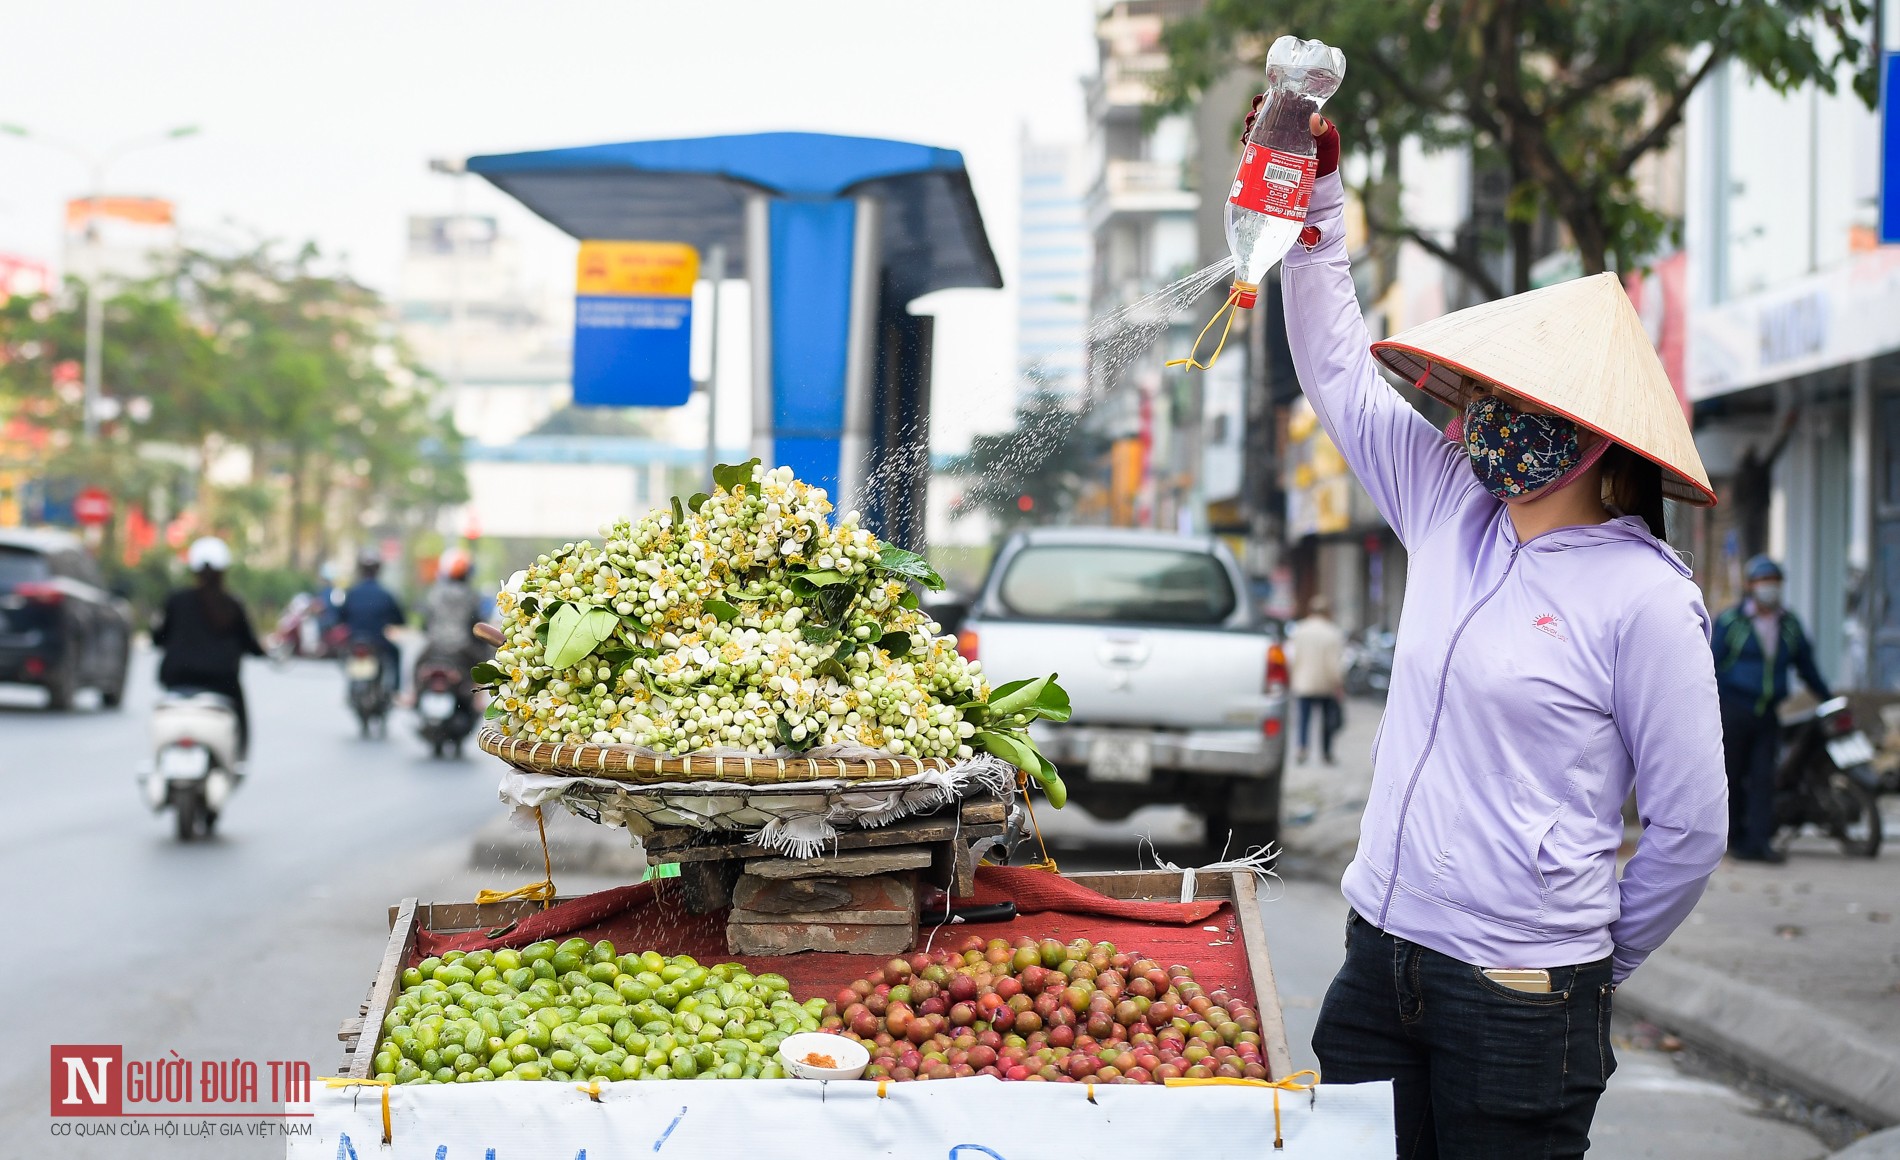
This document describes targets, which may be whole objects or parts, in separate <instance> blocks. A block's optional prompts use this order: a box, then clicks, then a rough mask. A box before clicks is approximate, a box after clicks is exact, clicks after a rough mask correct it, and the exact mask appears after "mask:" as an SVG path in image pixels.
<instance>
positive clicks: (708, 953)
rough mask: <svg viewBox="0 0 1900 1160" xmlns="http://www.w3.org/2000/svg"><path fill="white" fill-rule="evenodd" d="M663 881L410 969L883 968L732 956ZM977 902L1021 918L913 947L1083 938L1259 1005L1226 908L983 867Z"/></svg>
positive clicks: (818, 972) (437, 949)
mask: <svg viewBox="0 0 1900 1160" xmlns="http://www.w3.org/2000/svg"><path fill="white" fill-rule="evenodd" d="M662 885H663V883H642V884H640V885H637V886H619V887H615V888H614V889H612V890H603V891H601V892H600V893H598V894H589V895H585V896H583V897H580V898H575V899H571V900H569V901H567V902H563V903H560V904H558V905H556V906H552V907H550V908H548V909H547V910H544V911H540V912H538V913H536V914H533V915H530V916H528V917H527V918H524V919H522V920H520V921H519V922H518V923H517V924H516V925H515V927H514V928H513V929H512V930H509V931H507V932H506V933H505V934H502V935H500V936H498V937H496V938H493V939H491V938H489V937H488V934H487V932H486V931H479V930H477V931H465V932H462V933H460V934H435V933H433V932H430V931H427V930H420V931H417V932H416V950H415V953H414V954H413V956H412V957H411V959H410V963H409V964H405V965H413V964H414V963H416V962H420V961H421V960H422V959H424V958H427V957H428V956H430V955H439V954H442V953H443V952H444V951H450V950H461V951H473V950H479V949H481V948H483V947H487V948H490V949H494V948H500V947H524V946H527V945H528V944H529V943H532V942H538V941H539V940H541V939H544V938H554V939H562V938H568V937H572V936H579V937H581V938H584V939H586V940H588V941H589V942H596V941H598V940H600V939H603V938H604V939H607V940H608V941H610V942H612V943H613V944H614V946H615V947H616V948H618V949H619V950H620V951H621V952H622V953H623V954H624V953H626V952H628V951H645V950H657V951H659V952H660V953H661V954H668V955H678V954H686V955H692V956H693V957H694V958H696V959H698V960H699V961H700V962H702V963H717V962H726V961H729V960H733V959H739V960H741V961H743V962H745V964H746V965H747V966H748V967H750V968H751V969H752V970H754V971H756V972H763V971H775V972H777V973H778V974H781V975H783V976H785V978H786V979H787V981H789V982H790V983H791V984H792V992H793V994H795V995H797V996H798V997H799V998H801V999H806V998H811V997H813V996H820V997H824V998H830V997H831V995H832V994H833V993H834V992H836V991H837V990H838V989H839V988H841V987H845V986H848V985H849V984H850V983H851V982H852V981H853V980H856V979H861V978H864V977H865V976H867V975H868V974H869V973H870V972H871V971H874V970H876V969H877V968H878V967H879V966H881V965H882V964H883V963H884V962H885V961H886V959H885V958H884V957H882V956H877V955H848V954H832V953H825V952H806V953H804V954H795V955H747V956H738V955H733V954H732V953H731V952H729V951H727V950H726V912H725V911H723V910H721V911H714V912H713V913H711V914H700V915H694V914H688V913H686V909H685V906H684V905H683V902H682V899H681V897H680V892H679V891H678V890H675V889H656V887H660V886H662ZM960 901H965V902H973V903H977V904H983V903H992V902H1004V901H1014V902H1015V903H1016V906H1017V910H1018V917H1017V918H1016V919H1014V920H1012V921H1010V922H980V923H947V924H943V925H940V926H936V927H932V926H931V925H929V923H928V922H926V923H925V925H924V926H923V927H921V928H920V929H919V931H918V934H917V945H918V949H920V950H921V949H924V948H925V947H927V946H931V947H936V948H943V947H945V946H954V945H956V944H958V943H960V942H961V941H963V940H964V939H965V938H967V937H968V936H970V935H976V936H978V937H979V938H982V939H984V940H988V939H992V938H1002V939H1009V940H1014V939H1016V938H1019V937H1021V936H1023V935H1029V936H1031V937H1033V938H1038V939H1042V938H1053V939H1056V940H1058V941H1061V942H1068V941H1069V940H1071V939H1074V938H1078V937H1086V938H1088V939H1090V940H1092V941H1095V942H1111V943H1114V944H1115V947H1116V949H1118V950H1123V951H1127V952H1129V953H1131V954H1136V955H1141V956H1145V957H1148V958H1152V959H1154V960H1155V961H1157V962H1159V963H1161V965H1163V966H1173V965H1175V964H1180V965H1182V966H1185V967H1187V968H1188V969H1189V970H1190V971H1192V972H1193V974H1194V977H1195V978H1196V979H1198V980H1200V981H1201V984H1202V986H1204V987H1207V988H1208V989H1209V990H1212V989H1214V988H1215V987H1225V988H1227V990H1229V991H1230V992H1233V993H1235V994H1237V995H1241V996H1244V997H1245V998H1246V999H1247V1000H1248V1001H1249V1002H1252V1001H1254V1000H1255V999H1256V996H1255V994H1254V989H1253V985H1252V980H1251V978H1250V977H1249V974H1248V967H1247V952H1246V948H1245V947H1244V946H1243V945H1242V944H1241V939H1240V933H1239V928H1238V924H1237V923H1236V922H1235V917H1234V909H1233V907H1232V906H1231V905H1230V904H1228V903H1226V902H1216V901H1202V902H1192V903H1186V904H1182V903H1176V902H1139V901H1132V900H1124V899H1116V898H1109V897H1107V896H1105V895H1103V894H1100V893H1097V892H1096V891H1093V890H1090V889H1089V888H1088V887H1086V886H1082V885H1079V884H1077V883H1074V882H1070V881H1067V880H1065V879H1062V878H1060V877H1058V876H1056V875H1053V874H1050V873H1048V872H1047V871H1043V870H1026V869H1022V868H1019V867H1008V866H983V867H979V868H978V869H977V876H976V895H975V897H974V898H973V899H966V900H960Z"/></svg>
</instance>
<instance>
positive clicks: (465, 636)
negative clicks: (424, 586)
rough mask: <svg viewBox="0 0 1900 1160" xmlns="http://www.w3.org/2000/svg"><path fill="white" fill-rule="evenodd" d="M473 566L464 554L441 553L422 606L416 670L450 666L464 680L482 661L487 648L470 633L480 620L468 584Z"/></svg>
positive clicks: (458, 550) (476, 596)
mask: <svg viewBox="0 0 1900 1160" xmlns="http://www.w3.org/2000/svg"><path fill="white" fill-rule="evenodd" d="M472 570H473V566H472V564H471V563H470V561H469V557H468V553H467V552H466V551H464V550H463V549H461V548H450V549H449V550H448V551H446V552H444V553H442V559H441V562H440V564H439V566H438V567H437V570H436V577H435V584H434V585H432V586H431V587H430V589H429V595H428V598H427V602H426V603H425V604H424V606H423V613H422V625H423V631H424V633H425V635H426V638H427V639H426V642H425V643H424V645H423V649H422V656H421V658H420V659H418V660H417V662H416V668H417V671H418V672H420V671H421V669H422V667H423V666H424V665H427V664H429V663H431V662H435V663H440V664H447V665H451V666H453V667H454V668H455V669H456V670H457V671H458V672H460V673H461V674H462V675H463V679H464V680H466V679H467V674H468V670H469V669H470V668H471V667H472V666H473V665H474V664H475V663H476V662H478V661H481V660H485V659H486V658H487V656H488V651H489V650H488V649H487V647H486V646H485V645H482V643H481V642H480V641H478V640H476V639H475V636H474V634H473V632H472V631H471V630H472V629H473V628H474V627H475V623H476V622H477V621H479V620H480V619H481V617H482V597H481V594H480V593H478V592H476V591H475V589H474V588H473V587H472V586H471V585H470V584H469V577H470V574H471V572H472Z"/></svg>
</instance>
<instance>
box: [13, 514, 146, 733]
mask: <svg viewBox="0 0 1900 1160" xmlns="http://www.w3.org/2000/svg"><path fill="white" fill-rule="evenodd" d="M131 653H132V616H131V610H130V609H129V608H128V607H127V606H126V603H125V601H123V600H121V599H119V598H118V597H117V596H114V595H113V594H112V593H111V592H108V591H107V590H106V588H105V584H104V582H103V581H102V580H101V579H100V576H99V567H98V565H97V564H95V563H94V562H93V559H92V557H91V556H90V555H88V554H87V553H86V548H85V545H83V544H81V543H80V542H79V540H78V538H77V537H75V536H72V535H69V534H68V533H66V532H60V531H52V530H23V529H19V528H0V681H6V682H14V683H23V684H28V685H39V686H40V687H42V688H44V689H45V690H46V703H47V707H48V708H51V709H70V708H72V704H73V695H74V694H75V693H77V692H78V691H79V690H80V689H82V688H86V687H88V686H90V687H92V688H95V689H98V690H99V696H100V699H101V700H102V701H104V702H105V705H106V707H107V708H109V709H110V708H117V707H118V705H119V702H120V700H121V699H122V698H123V697H124V696H125V675H126V670H127V667H128V666H129V664H130V662H131Z"/></svg>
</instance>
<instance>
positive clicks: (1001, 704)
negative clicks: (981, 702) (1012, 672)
mask: <svg viewBox="0 0 1900 1160" xmlns="http://www.w3.org/2000/svg"><path fill="white" fill-rule="evenodd" d="M1053 679H1054V676H1053V675H1051V676H1047V677H1036V678H1034V679H1032V680H1027V681H1011V682H1010V683H1009V684H1007V685H1004V686H1002V687H1001V688H997V689H993V690H991V691H990V714H991V715H992V716H996V717H1008V716H1010V715H1011V714H1014V713H1020V712H1022V711H1023V710H1024V709H1027V708H1029V707H1030V706H1032V705H1034V704H1035V703H1036V699H1037V698H1039V697H1041V696H1042V690H1043V689H1044V688H1045V687H1046V686H1047V685H1048V684H1049V682H1050V681H1051V680H1053Z"/></svg>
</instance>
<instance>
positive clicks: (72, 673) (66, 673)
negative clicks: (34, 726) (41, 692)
mask: <svg viewBox="0 0 1900 1160" xmlns="http://www.w3.org/2000/svg"><path fill="white" fill-rule="evenodd" d="M78 692H79V672H78V668H77V666H76V665H75V664H74V661H73V657H72V653H71V652H70V651H69V652H68V653H67V654H66V656H65V657H63V658H61V660H60V662H59V664H57V665H55V666H54V667H53V671H52V672H50V673H48V674H47V675H46V707H47V708H48V709H51V710H52V711H53V712H55V713H65V712H68V711H69V710H71V709H72V707H73V697H74V696H76V695H77V694H78Z"/></svg>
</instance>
